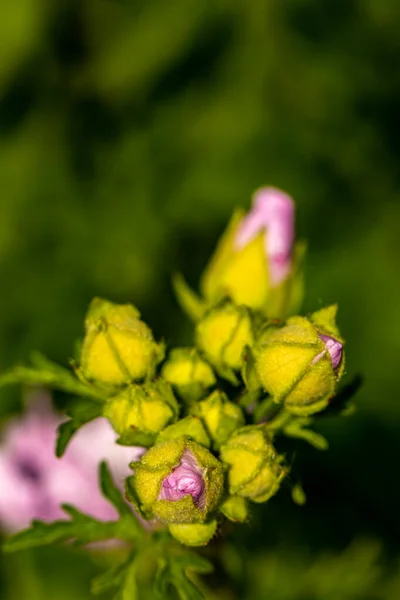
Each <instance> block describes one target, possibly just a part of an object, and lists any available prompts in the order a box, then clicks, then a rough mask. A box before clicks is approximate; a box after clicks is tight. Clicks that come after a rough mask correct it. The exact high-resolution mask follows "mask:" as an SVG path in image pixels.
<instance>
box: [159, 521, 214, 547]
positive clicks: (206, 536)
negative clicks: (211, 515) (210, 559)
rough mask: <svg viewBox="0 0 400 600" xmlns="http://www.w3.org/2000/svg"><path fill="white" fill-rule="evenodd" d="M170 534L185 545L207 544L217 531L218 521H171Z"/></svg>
mask: <svg viewBox="0 0 400 600" xmlns="http://www.w3.org/2000/svg"><path fill="white" fill-rule="evenodd" d="M168 529H169V532H170V534H171V535H172V536H173V537H174V538H175V539H177V540H178V541H179V542H180V543H181V544H185V546H205V545H206V544H208V542H209V541H210V540H211V539H212V538H213V537H214V535H215V532H216V531H217V521H216V519H212V520H211V521H209V522H207V523H170V524H169V525H168Z"/></svg>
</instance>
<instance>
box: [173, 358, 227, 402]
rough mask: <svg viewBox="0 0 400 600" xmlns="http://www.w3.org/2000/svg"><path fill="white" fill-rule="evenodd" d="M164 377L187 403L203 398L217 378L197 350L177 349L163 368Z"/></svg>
mask: <svg viewBox="0 0 400 600" xmlns="http://www.w3.org/2000/svg"><path fill="white" fill-rule="evenodd" d="M162 375H163V377H164V379H165V380H166V381H169V383H171V385H173V386H174V389H175V390H176V391H177V393H178V394H179V396H180V397H181V398H183V400H186V401H187V402H192V401H196V400H199V399H200V398H203V397H204V396H205V394H206V393H207V389H208V388H210V387H212V386H213V385H215V383H216V378H215V375H214V371H213V370H212V368H211V367H210V365H209V364H208V363H207V362H206V361H205V360H203V359H202V358H200V356H199V355H198V353H197V351H196V349H195V348H175V349H174V350H172V352H171V354H170V355H169V357H168V360H167V361H166V362H165V363H164V365H163V368H162Z"/></svg>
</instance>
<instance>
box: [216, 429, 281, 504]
mask: <svg viewBox="0 0 400 600" xmlns="http://www.w3.org/2000/svg"><path fill="white" fill-rule="evenodd" d="M221 460H222V461H223V462H224V463H226V464H228V465H229V466H230V468H229V472H228V484H229V493H230V494H231V495H233V496H235V495H237V496H241V497H242V498H248V499H249V500H251V501H252V502H266V501H267V500H268V499H269V498H271V496H273V495H274V494H275V493H276V492H277V491H278V489H279V486H280V483H281V481H282V479H283V478H284V476H285V475H286V473H287V469H286V468H284V467H283V466H282V465H281V462H282V458H281V457H280V456H278V455H277V454H276V451H275V449H274V447H273V446H272V444H271V443H270V442H269V441H268V440H267V439H266V438H265V436H264V434H263V432H262V431H261V430H260V429H259V428H257V427H254V426H247V427H243V428H242V429H239V430H238V431H236V432H235V433H234V434H233V435H232V436H231V437H230V438H229V440H228V442H227V443H226V444H225V445H224V446H222V447H221Z"/></svg>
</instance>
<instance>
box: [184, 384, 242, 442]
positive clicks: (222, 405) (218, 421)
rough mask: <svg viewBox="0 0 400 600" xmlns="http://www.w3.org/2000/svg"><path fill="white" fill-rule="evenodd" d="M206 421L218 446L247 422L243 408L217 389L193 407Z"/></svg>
mask: <svg viewBox="0 0 400 600" xmlns="http://www.w3.org/2000/svg"><path fill="white" fill-rule="evenodd" d="M193 410H194V411H195V412H196V414H198V415H199V416H200V417H201V418H202V419H203V421H204V423H205V425H206V427H207V430H208V432H209V434H210V436H211V438H212V440H213V441H214V444H215V447H216V448H218V447H219V446H220V445H221V444H223V443H224V442H226V440H227V439H228V438H229V436H230V435H231V434H232V433H233V432H234V431H235V429H238V428H239V427H242V426H243V425H244V424H245V421H244V415H243V412H242V409H241V408H240V406H238V405H237V404H234V403H233V402H230V401H229V400H228V398H227V397H226V395H225V394H224V393H222V392H219V391H215V392H213V393H212V394H211V396H209V397H208V398H206V399H205V400H203V401H201V402H199V403H198V404H197V405H196V406H195V408H194V409H193Z"/></svg>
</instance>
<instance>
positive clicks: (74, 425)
mask: <svg viewBox="0 0 400 600" xmlns="http://www.w3.org/2000/svg"><path fill="white" fill-rule="evenodd" d="M67 413H69V414H70V415H71V419H69V420H68V421H64V423H61V425H60V426H59V427H58V435H57V443H56V456H58V457H59V458H60V457H61V456H62V455H63V454H64V452H65V450H66V448H67V446H68V444H69V442H70V440H71V438H72V436H73V435H74V433H75V432H76V431H78V429H79V428H80V427H82V426H83V425H85V424H86V423H88V422H89V421H92V420H93V419H96V418H97V417H99V416H100V415H101V414H102V410H101V405H100V404H99V403H97V402H91V401H83V400H82V402H77V403H76V406H74V407H72V408H70V409H69V410H68V411H67ZM72 415H76V416H72Z"/></svg>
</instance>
